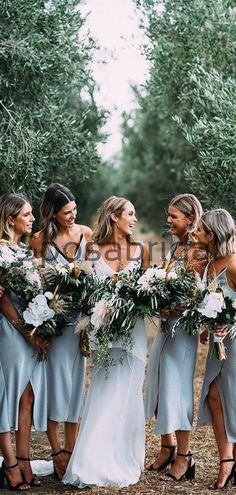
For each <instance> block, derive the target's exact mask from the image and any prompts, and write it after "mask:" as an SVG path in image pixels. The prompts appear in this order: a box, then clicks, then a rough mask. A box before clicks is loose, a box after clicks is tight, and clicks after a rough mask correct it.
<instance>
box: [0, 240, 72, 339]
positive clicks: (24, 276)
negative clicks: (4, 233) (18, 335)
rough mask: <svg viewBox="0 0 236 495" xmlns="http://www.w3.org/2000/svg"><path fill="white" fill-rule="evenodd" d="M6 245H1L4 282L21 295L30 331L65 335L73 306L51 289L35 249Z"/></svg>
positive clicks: (0, 270)
mask: <svg viewBox="0 0 236 495" xmlns="http://www.w3.org/2000/svg"><path fill="white" fill-rule="evenodd" d="M6 247H7V246H3V247H1V248H0V262H1V267H0V282H1V284H2V285H3V286H4V287H5V288H6V289H8V290H12V291H13V292H14V293H15V294H16V295H17V296H18V299H19V302H20V303H21V306H22V320H23V323H25V329H26V332H28V333H29V334H30V335H34V334H36V335H38V336H40V337H42V338H45V339H49V338H51V337H52V336H59V335H61V328H62V327H63V326H64V325H65V321H66V317H67V314H68V309H69V305H68V301H67V296H66V295H65V296H63V297H62V295H59V294H56V293H52V292H50V291H48V290H47V287H46V282H45V279H44V278H43V277H42V275H41V272H40V266H39V262H38V261H37V260H36V259H35V258H33V255H32V252H31V251H29V250H17V251H14V250H12V249H11V248H9V247H7V248H8V249H6ZM19 253H20V256H19Z"/></svg>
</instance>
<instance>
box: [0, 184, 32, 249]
mask: <svg viewBox="0 0 236 495" xmlns="http://www.w3.org/2000/svg"><path fill="white" fill-rule="evenodd" d="M26 203H29V200H28V198H26V196H23V195H21V194H16V193H7V194H4V195H3V196H1V197H0V239H5V240H6V241H9V242H12V241H13V239H14V226H13V225H10V224H9V221H8V220H9V217H13V218H16V217H17V215H18V214H19V213H20V211H21V209H22V208H23V206H24V205H25V204H26Z"/></svg>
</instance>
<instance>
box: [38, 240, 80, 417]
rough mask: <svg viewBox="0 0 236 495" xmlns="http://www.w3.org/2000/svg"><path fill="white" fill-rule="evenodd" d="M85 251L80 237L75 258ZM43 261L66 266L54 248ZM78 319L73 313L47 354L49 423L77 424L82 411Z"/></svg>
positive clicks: (75, 313)
mask: <svg viewBox="0 0 236 495" xmlns="http://www.w3.org/2000/svg"><path fill="white" fill-rule="evenodd" d="M85 251H86V242H85V239H84V236H83V237H82V239H81V241H80V244H79V246H78V248H77V252H76V256H75V258H76V259H77V260H79V259H81V260H83V259H85ZM46 261H47V262H48V263H50V262H54V263H55V262H56V263H63V264H67V263H69V260H68V259H67V258H66V257H65V255H64V254H63V253H62V252H61V251H60V250H59V249H58V248H57V246H55V245H54V244H51V245H49V246H48V248H47V253H46ZM78 318H79V313H78V312H77V311H75V312H73V314H72V315H71V317H70V321H69V323H68V324H67V325H66V326H65V327H64V328H63V329H62V335H61V336H59V337H53V339H52V345H51V347H50V349H49V350H48V351H47V361H46V370H47V388H48V419H51V420H52V421H59V422H68V423H77V421H78V418H79V416H81V412H82V409H83V405H84V377H85V364H86V359H85V358H84V357H83V356H82V355H81V353H80V348H79V343H80V336H79V335H78V334H75V333H74V329H75V326H76V323H77V321H78Z"/></svg>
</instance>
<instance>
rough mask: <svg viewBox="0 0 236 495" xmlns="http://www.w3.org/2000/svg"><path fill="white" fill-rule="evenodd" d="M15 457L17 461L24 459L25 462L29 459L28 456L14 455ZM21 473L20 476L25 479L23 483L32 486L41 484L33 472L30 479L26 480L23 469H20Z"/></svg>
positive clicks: (35, 486)
mask: <svg viewBox="0 0 236 495" xmlns="http://www.w3.org/2000/svg"><path fill="white" fill-rule="evenodd" d="M16 459H17V460H18V461H25V462H30V461H31V459H30V458H29V457H20V456H19V455H17V456H16ZM21 475H22V478H23V480H24V481H25V483H27V485H30V486H33V487H34V488H37V487H39V486H40V485H41V482H40V481H39V479H38V477H37V476H36V475H35V474H34V473H33V476H32V478H31V480H30V481H27V479H26V477H25V473H24V472H23V471H21Z"/></svg>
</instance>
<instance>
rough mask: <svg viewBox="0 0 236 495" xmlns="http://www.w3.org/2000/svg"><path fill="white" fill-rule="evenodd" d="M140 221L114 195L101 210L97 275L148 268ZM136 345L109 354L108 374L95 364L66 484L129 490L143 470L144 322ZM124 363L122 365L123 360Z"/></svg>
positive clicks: (95, 256)
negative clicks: (135, 236)
mask: <svg viewBox="0 0 236 495" xmlns="http://www.w3.org/2000/svg"><path fill="white" fill-rule="evenodd" d="M136 221H137V219H136V216H135V210H134V207H133V205H132V204H131V203H130V202H129V201H128V200H126V199H124V198H119V197H116V196H112V197H111V198H109V199H107V200H106V201H105V202H104V203H103V204H102V206H101V208H100V210H99V217H98V222H97V228H96V230H95V232H94V236H93V238H94V241H95V242H94V247H93V254H92V256H93V262H94V268H95V272H96V274H97V275H98V276H104V275H106V276H112V275H113V274H114V273H117V272H119V271H121V270H124V271H127V270H133V269H134V268H135V267H137V266H142V267H143V268H148V266H149V258H148V253H147V249H146V247H145V246H143V245H142V244H141V243H136V242H134V241H133V240H132V239H131V234H132V231H133V228H134V226H135V223H136ZM132 333H133V345H132V348H131V349H130V350H129V351H128V352H127V351H126V350H125V349H124V347H123V348H122V341H119V342H118V341H117V342H116V343H113V344H112V348H111V350H110V352H111V355H112V357H113V358H114V360H115V362H116V364H115V365H114V366H111V367H110V369H109V375H108V377H107V376H106V370H105V369H104V368H103V367H101V366H100V365H98V364H97V363H96V351H95V352H94V367H93V374H92V381H91V386H90V390H89V394H88V397H87V400H86V404H85V410H84V414H83V418H82V422H81V427H80V432H79V436H78V438H77V442H76V445H75V448H74V450H73V453H72V456H71V459H70V462H69V464H68V466H67V470H66V473H65V475H64V478H63V480H62V481H63V483H65V484H71V485H75V486H77V487H79V488H83V487H85V486H94V485H97V486H117V487H125V486H128V485H131V484H135V483H137V482H138V480H139V477H140V474H141V471H142V470H143V467H144V454H145V452H144V444H145V419H144V406H143V395H142V387H143V380H144V371H145V364H146V347H147V336H146V329H145V325H144V322H143V320H142V319H139V320H138V321H137V323H136V324H135V326H134V328H133V331H132ZM121 361H122V362H121Z"/></svg>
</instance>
